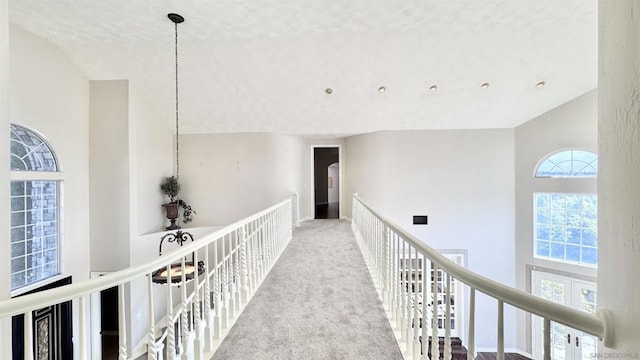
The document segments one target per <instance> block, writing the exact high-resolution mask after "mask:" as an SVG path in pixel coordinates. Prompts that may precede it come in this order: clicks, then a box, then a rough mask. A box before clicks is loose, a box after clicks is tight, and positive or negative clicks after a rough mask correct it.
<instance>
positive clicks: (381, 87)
mask: <svg viewBox="0 0 640 360" xmlns="http://www.w3.org/2000/svg"><path fill="white" fill-rule="evenodd" d="M386 90H387V88H386V87H384V86H380V87H379V88H378V92H379V93H383V92H385V91H386Z"/></svg>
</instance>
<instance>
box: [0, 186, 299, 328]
mask: <svg viewBox="0 0 640 360" xmlns="http://www.w3.org/2000/svg"><path fill="white" fill-rule="evenodd" d="M290 202H291V199H290V198H287V199H285V200H283V201H281V202H279V203H277V204H275V205H273V206H271V207H269V208H267V209H265V210H262V211H260V212H258V213H255V214H253V215H250V216H248V217H246V218H243V219H241V220H238V221H236V222H234V223H231V224H229V225H226V226H224V227H222V228H220V229H217V230H214V231H213V232H211V233H209V234H207V235H204V236H203V237H201V238H199V239H198V241H193V242H191V243H189V244H188V245H184V246H182V247H181V248H179V249H178V250H176V251H171V252H169V253H167V254H166V255H163V256H159V257H158V258H157V259H155V260H153V261H150V262H147V263H144V264H141V265H137V266H133V267H129V268H126V269H122V270H119V271H116V272H113V273H109V274H106V275H104V276H101V277H99V278H96V279H88V280H84V281H81V282H78V283H75V284H70V285H66V286H61V287H58V288H54V289H51V290H47V293H46V296H43V293H34V294H29V295H25V296H20V297H17V298H12V299H5V300H2V301H0V317H5V316H12V315H16V314H22V313H25V312H27V311H33V310H36V309H40V308H43V307H46V306H51V305H54V304H58V303H61V302H64V301H68V300H72V299H76V298H78V297H82V296H85V295H89V294H91V293H95V292H98V291H102V290H105V289H109V288H111V287H114V286H118V285H120V284H124V283H127V282H129V281H131V280H134V279H136V278H139V277H140V276H141V274H150V273H152V272H154V271H156V270H158V269H160V268H162V267H166V264H167V263H173V262H174V261H177V260H178V259H181V258H182V257H184V256H187V255H189V254H191V253H192V252H194V251H197V250H198V249H200V248H202V247H204V246H206V245H208V244H210V243H212V242H214V241H216V240H217V239H220V238H221V237H223V236H225V235H227V234H229V233H231V232H232V231H234V230H236V229H239V228H240V227H242V226H244V225H245V224H247V223H249V222H251V221H253V220H255V219H258V218H259V217H261V216H264V215H266V214H268V213H269V212H271V211H273V210H275V209H277V208H279V207H281V206H283V205H285V204H286V203H290Z"/></svg>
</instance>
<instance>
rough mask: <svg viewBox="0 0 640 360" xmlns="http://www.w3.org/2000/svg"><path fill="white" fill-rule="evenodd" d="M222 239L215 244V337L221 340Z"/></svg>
mask: <svg viewBox="0 0 640 360" xmlns="http://www.w3.org/2000/svg"><path fill="white" fill-rule="evenodd" d="M220 240H221V239H217V240H216V241H215V242H214V243H213V244H214V245H213V313H214V316H213V337H214V339H220V335H221V332H222V311H221V306H222V301H221V298H220V297H221V294H220V293H221V290H220V286H221V283H220V277H221V276H220V260H219V259H220V258H219V257H218V245H219V244H220Z"/></svg>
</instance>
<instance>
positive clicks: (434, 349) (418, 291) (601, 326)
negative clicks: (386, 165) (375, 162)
mask: <svg viewBox="0 0 640 360" xmlns="http://www.w3.org/2000/svg"><path fill="white" fill-rule="evenodd" d="M352 229H353V232H354V234H355V236H356V239H357V241H358V244H359V246H360V249H361V251H362V254H363V256H364V259H365V261H366V263H367V267H368V268H369V273H370V274H371V277H372V279H373V282H374V284H375V285H376V289H377V291H378V295H379V296H380V299H381V301H382V303H383V305H384V307H385V309H386V312H387V317H388V319H389V322H390V323H391V325H392V327H393V328H394V329H395V330H396V331H394V332H395V335H396V340H397V341H398V345H399V346H400V348H401V350H402V353H403V356H404V358H405V359H414V360H417V359H427V358H430V359H440V358H441V356H442V358H443V359H444V360H450V359H451V358H452V346H451V316H452V311H451V305H452V301H451V282H452V280H453V279H455V280H457V281H459V282H461V283H463V284H465V285H466V286H468V287H469V308H468V314H469V324H468V328H467V334H468V336H467V349H468V352H467V359H468V360H473V359H474V356H475V312H476V309H475V299H476V292H481V293H484V294H486V295H488V296H490V297H493V298H494V299H496V300H497V305H498V319H497V344H496V348H497V359H498V360H504V358H505V355H504V354H505V346H504V304H508V305H511V306H513V307H515V308H518V309H521V310H524V311H526V312H529V313H531V314H535V315H537V316H540V317H542V318H543V320H544V335H543V339H544V340H543V341H544V345H543V352H544V355H543V356H544V359H545V360H550V359H551V322H552V321H553V322H556V323H560V324H563V325H566V326H568V327H571V328H573V329H577V330H580V331H582V332H585V333H588V334H591V335H594V336H597V337H598V338H599V339H600V340H602V341H603V343H604V345H605V346H610V345H611V344H612V342H613V331H612V329H613V327H612V319H611V314H610V312H609V311H608V310H605V309H599V310H598V311H597V312H596V314H595V315H592V314H589V313H586V312H582V311H579V310H576V309H574V308H571V307H568V306H565V305H561V304H557V303H554V302H551V301H548V300H545V299H542V298H540V297H537V296H534V295H532V294H529V293H527V292H524V291H521V290H518V289H515V288H512V287H509V286H506V285H503V284H500V283H498V282H496V281H494V280H491V279H488V278H486V277H484V276H482V275H479V274H477V273H475V272H472V271H470V270H468V269H466V268H464V267H462V266H460V265H458V264H456V263H454V262H453V261H451V260H449V259H447V258H446V257H445V256H443V255H442V254H440V253H439V252H438V251H436V250H435V249H433V248H431V247H430V246H428V245H426V244H425V243H424V242H422V241H420V240H419V239H418V238H417V237H415V236H413V235H411V234H409V233H408V232H407V231H405V230H403V229H402V228H400V227H399V226H397V225H395V224H394V223H393V222H391V221H389V220H388V219H386V218H385V217H383V216H382V215H380V214H379V213H378V212H376V211H375V210H374V209H373V208H372V207H371V206H369V205H368V204H367V203H366V202H365V201H363V200H362V199H361V198H360V197H359V196H358V194H354V196H353V205H352ZM419 285H421V286H419ZM440 311H442V312H443V314H440V313H439V312H440ZM442 323H444V324H443V326H441V325H440V324H442ZM439 328H444V339H443V340H444V344H443V345H444V346H443V349H442V352H443V354H441V353H440V351H441V349H440V345H439V343H440V341H439V339H440V336H439V334H440V332H439ZM429 337H431V339H433V340H434V341H432V340H428V339H429Z"/></svg>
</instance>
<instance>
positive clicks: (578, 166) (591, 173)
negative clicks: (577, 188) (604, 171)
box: [536, 150, 598, 178]
mask: <svg viewBox="0 0 640 360" xmlns="http://www.w3.org/2000/svg"><path fill="white" fill-rule="evenodd" d="M597 174H598V155H596V154H594V153H592V152H590V151H585V150H566V151H561V152H557V153H555V154H552V155H550V156H548V157H547V158H546V159H544V160H542V161H541V162H540V163H539V165H538V167H537V169H536V177H561V178H566V177H596V175H597Z"/></svg>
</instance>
